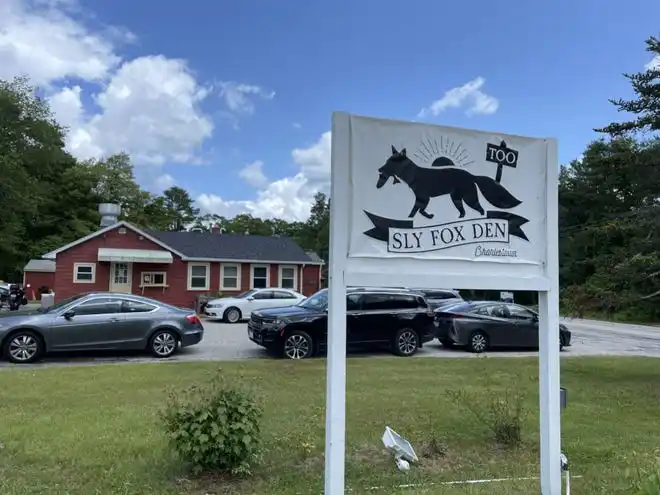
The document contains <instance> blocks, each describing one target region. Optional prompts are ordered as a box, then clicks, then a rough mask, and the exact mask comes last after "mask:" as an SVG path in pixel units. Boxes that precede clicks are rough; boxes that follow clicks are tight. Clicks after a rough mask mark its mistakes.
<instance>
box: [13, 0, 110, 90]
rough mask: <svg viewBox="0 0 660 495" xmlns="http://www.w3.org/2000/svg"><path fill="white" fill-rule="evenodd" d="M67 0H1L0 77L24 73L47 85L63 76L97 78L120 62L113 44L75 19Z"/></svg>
mask: <svg viewBox="0 0 660 495" xmlns="http://www.w3.org/2000/svg"><path fill="white" fill-rule="evenodd" d="M72 10H74V7H73V4H72V3H71V2H61V1H59V2H58V1H49V2H43V1H41V2H37V1H33V0H2V1H1V2H0V78H2V79H11V78H13V77H14V76H16V75H19V74H27V75H29V76H30V79H31V81H32V83H33V84H36V85H39V86H43V87H48V86H49V85H50V84H51V83H53V82H55V81H59V80H62V79H64V78H79V79H82V80H85V81H101V80H103V79H104V78H106V77H107V75H108V74H109V73H110V72H111V71H112V70H113V69H114V68H115V67H116V66H117V65H118V64H119V62H120V57H119V56H118V55H117V54H115V53H114V49H113V46H112V44H111V43H110V42H109V41H108V40H107V39H105V38H104V37H102V36H100V35H98V34H95V33H92V32H90V31H89V30H88V29H87V28H86V27H85V26H84V25H82V24H81V23H79V22H77V21H76V20H74V18H73V17H72V15H71V12H72Z"/></svg>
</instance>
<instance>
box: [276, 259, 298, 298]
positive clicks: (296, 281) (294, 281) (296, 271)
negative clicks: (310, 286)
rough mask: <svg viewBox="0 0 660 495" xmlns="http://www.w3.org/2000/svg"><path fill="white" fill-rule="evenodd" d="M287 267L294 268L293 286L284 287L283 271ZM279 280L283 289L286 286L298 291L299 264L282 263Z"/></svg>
mask: <svg viewBox="0 0 660 495" xmlns="http://www.w3.org/2000/svg"><path fill="white" fill-rule="evenodd" d="M285 268H293V287H284V286H283V285H282V272H283V271H284V269H285ZM277 278H278V280H279V285H278V287H281V288H282V289H284V288H286V289H289V290H294V291H296V292H298V266H297V265H280V266H279V273H278V276H277Z"/></svg>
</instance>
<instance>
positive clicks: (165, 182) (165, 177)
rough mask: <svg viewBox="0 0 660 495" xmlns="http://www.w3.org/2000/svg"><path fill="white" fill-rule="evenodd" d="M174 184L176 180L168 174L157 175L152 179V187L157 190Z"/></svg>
mask: <svg viewBox="0 0 660 495" xmlns="http://www.w3.org/2000/svg"><path fill="white" fill-rule="evenodd" d="M174 185H176V180H175V179H174V177H172V176H171V175H170V174H162V175H159V176H158V177H156V180H155V181H154V187H155V188H156V190H158V191H159V192H161V191H165V190H166V189H169V188H170V187H172V186H174Z"/></svg>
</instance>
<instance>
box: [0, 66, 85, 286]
mask: <svg viewBox="0 0 660 495" xmlns="http://www.w3.org/2000/svg"><path fill="white" fill-rule="evenodd" d="M76 165H77V164H76V161H75V159H73V157H72V156H71V155H70V154H69V153H67V152H66V151H65V149H64V131H63V129H62V128H61V127H60V126H59V125H58V124H57V122H56V121H55V120H54V118H53V116H52V114H51V112H50V109H49V108H48V105H47V103H46V102H45V101H44V100H42V99H40V98H39V97H37V96H36V94H35V89H34V88H33V87H32V86H30V84H29V82H28V80H27V79H25V78H16V79H14V80H12V81H0V177H2V180H1V181H0V204H2V205H3V208H4V212H3V214H2V215H0V240H1V242H0V278H2V279H12V280H15V279H17V278H18V277H20V272H21V270H22V268H23V265H24V264H25V262H26V261H27V259H29V257H30V256H37V255H40V254H43V251H42V250H44V249H46V250H49V248H50V246H52V245H53V244H54V243H55V242H59V240H61V239H67V237H68V233H69V232H71V231H77V230H80V229H82V230H84V229H85V228H86V226H85V225H83V224H84V223H85V222H86V221H87V219H86V218H84V219H82V220H78V219H73V218H71V217H70V216H67V215H66V213H65V214H63V215H61V216H59V215H58V213H59V212H60V211H68V209H69V208H71V209H73V210H75V209H76V207H77V206H78V204H77V203H75V202H72V201H71V198H76V199H80V195H82V196H85V195H86V194H87V193H88V192H89V189H87V190H86V188H88V187H89V183H87V182H85V180H84V177H82V176H78V175H76V174H77V172H78V171H79V169H78V168H77V167H76ZM56 217H57V218H56ZM67 242H69V241H67Z"/></svg>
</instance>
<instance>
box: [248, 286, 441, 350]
mask: <svg viewBox="0 0 660 495" xmlns="http://www.w3.org/2000/svg"><path fill="white" fill-rule="evenodd" d="M327 308H328V290H327V289H323V290H320V291H319V292H317V293H316V294H314V295H313V296H311V297H309V298H308V299H305V300H304V301H303V302H301V303H299V304H298V305H296V306H288V307H284V308H272V309H262V310H260V311H253V312H252V315H251V317H250V321H249V323H248V337H249V338H250V340H252V341H253V342H256V343H257V344H259V345H260V346H263V347H266V348H267V349H271V350H274V351H276V352H278V353H282V354H283V356H284V357H285V358H289V359H304V358H309V357H312V356H313V355H314V354H317V353H320V352H323V351H325V347H326V344H327V338H328V312H327ZM346 310H347V311H346V318H347V319H346V341H347V342H346V343H347V345H348V346H350V347H355V346H376V345H383V344H386V345H388V346H390V348H391V350H392V352H393V353H394V354H397V355H399V356H412V355H413V354H415V353H416V352H417V349H419V348H420V347H422V345H423V344H424V343H426V342H430V341H431V340H433V338H434V327H433V319H434V318H433V317H434V313H433V311H432V310H431V308H430V307H429V305H428V303H427V302H426V300H425V299H424V296H422V295H421V294H418V293H416V292H413V291H410V290H406V289H398V290H393V289H382V290H381V289H371V288H356V287H349V288H348V289H347V290H346Z"/></svg>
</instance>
